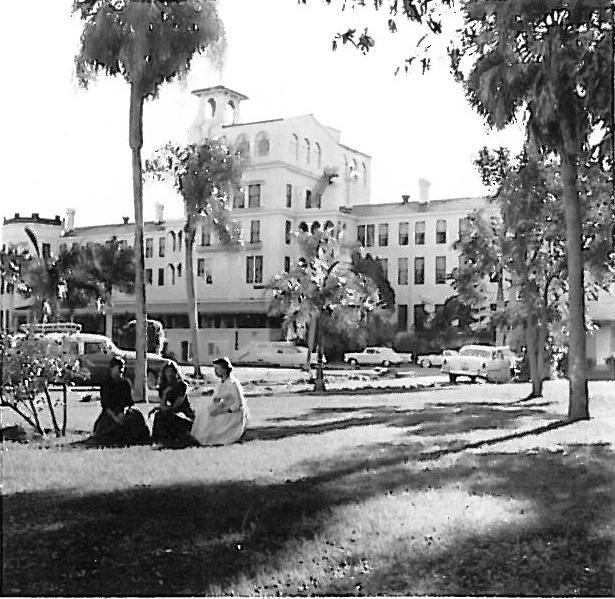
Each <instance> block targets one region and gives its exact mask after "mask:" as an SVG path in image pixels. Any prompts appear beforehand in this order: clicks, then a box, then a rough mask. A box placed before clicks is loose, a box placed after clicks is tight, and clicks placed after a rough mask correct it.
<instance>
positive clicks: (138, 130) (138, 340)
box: [129, 83, 147, 402]
mask: <svg viewBox="0 0 615 599" xmlns="http://www.w3.org/2000/svg"><path fill="white" fill-rule="evenodd" d="M129 128H130V135H129V143H130V149H131V150H132V189H133V200H134V207H135V319H136V326H135V351H136V354H137V356H136V357H137V359H136V364H135V378H134V390H133V392H134V400H135V401H137V402H139V401H147V351H146V350H147V337H146V336H147V327H146V313H145V256H144V253H143V174H142V164H141V148H142V146H143V96H142V95H141V92H140V89H139V86H138V85H137V84H136V83H131V84H130V122H129Z"/></svg>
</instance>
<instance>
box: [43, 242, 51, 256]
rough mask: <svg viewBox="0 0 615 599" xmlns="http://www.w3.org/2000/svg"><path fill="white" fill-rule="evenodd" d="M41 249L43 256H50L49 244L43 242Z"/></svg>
mask: <svg viewBox="0 0 615 599" xmlns="http://www.w3.org/2000/svg"><path fill="white" fill-rule="evenodd" d="M42 250H43V258H49V257H50V256H51V244H49V243H43V245H42Z"/></svg>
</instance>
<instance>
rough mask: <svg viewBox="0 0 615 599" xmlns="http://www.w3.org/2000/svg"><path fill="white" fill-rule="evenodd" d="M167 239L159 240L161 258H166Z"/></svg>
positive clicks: (161, 238)
mask: <svg viewBox="0 0 615 599" xmlns="http://www.w3.org/2000/svg"><path fill="white" fill-rule="evenodd" d="M165 242H166V237H159V238H158V256H160V258H164V254H165V250H166V243H165Z"/></svg>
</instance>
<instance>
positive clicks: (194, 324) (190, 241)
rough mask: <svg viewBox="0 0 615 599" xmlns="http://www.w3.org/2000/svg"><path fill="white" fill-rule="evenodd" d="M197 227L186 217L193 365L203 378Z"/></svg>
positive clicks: (187, 288)
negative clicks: (195, 274) (196, 280)
mask: <svg viewBox="0 0 615 599" xmlns="http://www.w3.org/2000/svg"><path fill="white" fill-rule="evenodd" d="M195 233H196V227H195V226H194V224H193V223H192V220H191V218H190V216H188V215H186V229H185V231H184V252H185V256H186V296H187V298H188V322H189V324H190V337H191V338H192V365H193V367H194V376H195V377H196V378H199V379H201V378H203V373H202V372H201V357H200V354H199V328H198V324H199V320H198V318H199V317H198V308H197V303H196V291H195V284H194V235H195Z"/></svg>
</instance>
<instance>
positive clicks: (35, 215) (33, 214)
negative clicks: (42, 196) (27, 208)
mask: <svg viewBox="0 0 615 599" xmlns="http://www.w3.org/2000/svg"><path fill="white" fill-rule="evenodd" d="M32 219H33V220H38V219H39V213H38V212H33V213H32Z"/></svg>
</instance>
